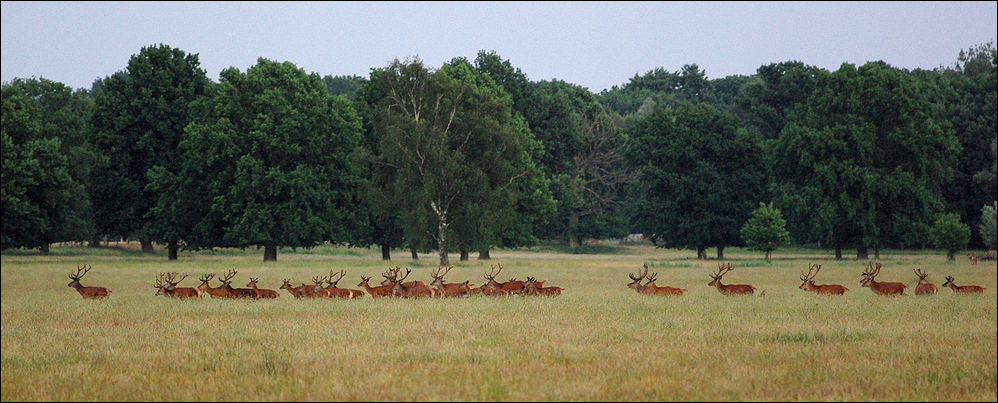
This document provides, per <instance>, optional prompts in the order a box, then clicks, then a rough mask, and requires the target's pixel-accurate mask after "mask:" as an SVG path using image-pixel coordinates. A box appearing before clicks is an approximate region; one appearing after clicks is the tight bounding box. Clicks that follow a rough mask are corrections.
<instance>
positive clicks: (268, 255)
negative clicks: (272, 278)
mask: <svg viewBox="0 0 998 403" xmlns="http://www.w3.org/2000/svg"><path fill="white" fill-rule="evenodd" d="M263 261H264V262H276V261H277V245H275V244H272V243H269V244H267V245H264V247H263Z"/></svg>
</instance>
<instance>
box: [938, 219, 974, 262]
mask: <svg viewBox="0 0 998 403" xmlns="http://www.w3.org/2000/svg"><path fill="white" fill-rule="evenodd" d="M929 236H931V237H932V242H933V244H935V245H936V247H937V248H941V249H945V250H946V258H947V259H949V260H956V257H955V255H956V252H958V251H959V250H961V249H964V248H966V247H967V242H968V241H970V226H968V225H967V224H964V223H962V222H960V215H959V214H956V213H947V214H943V215H942V216H940V217H939V218H938V219H936V222H935V224H934V225H933V226H932V228H931V229H930V232H929Z"/></svg>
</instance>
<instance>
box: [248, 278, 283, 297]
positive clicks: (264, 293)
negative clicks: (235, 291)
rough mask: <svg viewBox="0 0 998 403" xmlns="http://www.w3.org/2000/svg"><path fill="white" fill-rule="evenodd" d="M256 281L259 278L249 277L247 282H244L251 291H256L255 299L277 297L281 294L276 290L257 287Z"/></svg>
mask: <svg viewBox="0 0 998 403" xmlns="http://www.w3.org/2000/svg"><path fill="white" fill-rule="evenodd" d="M258 281H260V278H253V277H250V281H249V283H247V284H246V286H247V287H250V288H252V289H253V292H254V293H256V297H255V298H256V299H261V298H277V297H280V296H281V295H280V294H278V293H277V291H274V290H268V289H266V288H259V287H257V286H256V283H257V282H258Z"/></svg>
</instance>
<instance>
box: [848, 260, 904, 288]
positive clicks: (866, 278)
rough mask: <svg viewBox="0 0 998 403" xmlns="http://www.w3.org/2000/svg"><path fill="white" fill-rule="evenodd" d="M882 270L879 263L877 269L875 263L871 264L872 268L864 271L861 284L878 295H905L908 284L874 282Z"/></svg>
mask: <svg viewBox="0 0 998 403" xmlns="http://www.w3.org/2000/svg"><path fill="white" fill-rule="evenodd" d="M880 268H881V266H880V263H879V262H878V263H877V268H876V269H874V268H873V262H870V267H869V268H868V269H866V270H864V271H863V279H862V280H860V282H859V284H860V285H861V286H863V287H869V288H870V289H871V290H873V292H874V293H876V294H877V295H904V290H905V289H906V288H908V284H905V283H889V282H883V283H881V282H877V281H874V279H875V278H876V277H877V275H878V274H880Z"/></svg>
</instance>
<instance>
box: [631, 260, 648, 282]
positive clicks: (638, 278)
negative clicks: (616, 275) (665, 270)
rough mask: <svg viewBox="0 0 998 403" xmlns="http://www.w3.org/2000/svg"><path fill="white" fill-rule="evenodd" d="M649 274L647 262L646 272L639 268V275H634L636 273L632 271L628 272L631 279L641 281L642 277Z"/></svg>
mask: <svg viewBox="0 0 998 403" xmlns="http://www.w3.org/2000/svg"><path fill="white" fill-rule="evenodd" d="M647 275H648V264H647V263H646V264H645V271H644V273H641V270H638V276H637V277H634V275H633V274H630V273H628V274H627V277H630V278H631V280H634V281H641V279H643V278H645V276H647Z"/></svg>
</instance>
